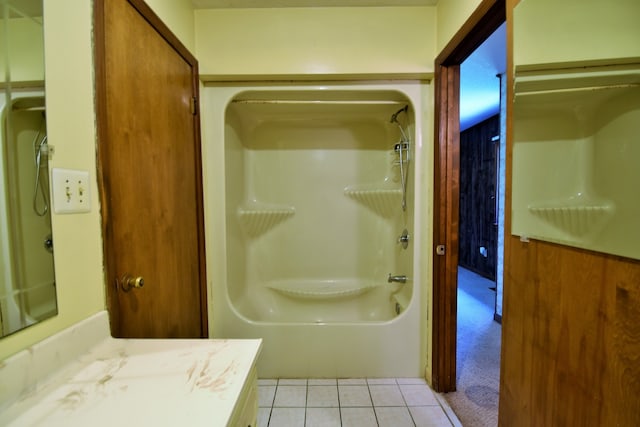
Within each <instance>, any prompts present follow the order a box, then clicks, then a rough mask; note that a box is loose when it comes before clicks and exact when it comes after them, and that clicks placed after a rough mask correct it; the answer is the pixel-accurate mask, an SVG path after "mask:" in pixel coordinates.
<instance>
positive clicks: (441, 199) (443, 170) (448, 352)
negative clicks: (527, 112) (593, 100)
mask: <svg viewBox="0 0 640 427" xmlns="http://www.w3.org/2000/svg"><path fill="white" fill-rule="evenodd" d="M505 20H506V9H505V1H504V0H484V1H482V3H481V4H480V5H479V6H478V8H477V9H476V11H475V12H474V13H473V14H472V15H471V17H470V18H469V19H468V20H467V22H466V23H465V24H464V25H463V27H462V28H461V29H460V31H458V33H457V34H456V35H455V36H454V37H453V39H452V40H451V42H450V43H449V44H448V45H447V46H446V47H445V49H443V51H442V52H441V53H440V55H439V56H438V57H437V58H436V64H435V70H436V78H435V109H436V122H435V123H436V126H435V128H436V135H435V137H436V139H435V140H436V148H435V159H436V163H435V185H434V206H437V208H436V209H435V211H434V241H435V245H436V247H435V248H434V249H435V257H434V285H433V286H434V289H433V298H434V306H433V364H432V366H433V371H432V381H433V386H434V388H435V389H436V390H437V391H439V392H453V391H455V390H456V378H457V366H456V365H457V363H456V354H457V352H456V349H457V323H458V321H457V315H458V298H457V296H458V263H459V241H460V229H459V226H460V184H461V183H460V150H461V147H460V72H461V64H462V63H463V62H464V61H465V60H466V59H467V58H468V57H469V56H470V55H471V54H472V53H473V52H474V51H475V50H476V49H477V48H478V47H479V46H480V45H482V43H483V42H484V41H485V40H487V39H488V38H489V37H490V36H491V35H492V34H493V33H494V32H495V31H496V30H497V29H498V28H499V27H500V26H501V25H502V24H503V23H504V22H505ZM505 52H506V49H505ZM494 78H495V76H494ZM485 248H486V246H485ZM443 249H444V250H443ZM476 250H478V251H479V250H480V248H477V249H476ZM496 276H498V275H496ZM500 276H501V274H500ZM491 321H493V319H491Z"/></svg>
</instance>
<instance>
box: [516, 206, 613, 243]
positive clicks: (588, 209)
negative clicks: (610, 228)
mask: <svg viewBox="0 0 640 427" xmlns="http://www.w3.org/2000/svg"><path fill="white" fill-rule="evenodd" d="M528 209H529V211H530V212H531V213H532V214H534V215H536V216H538V217H539V218H541V219H543V220H544V221H546V222H548V223H550V224H552V225H554V226H556V227H557V228H560V229H562V230H565V231H567V232H568V233H569V234H572V235H573V236H576V237H580V236H583V235H585V234H586V233H588V232H590V231H593V230H596V229H599V228H600V227H601V226H602V225H603V224H604V223H605V222H606V221H608V220H609V219H610V218H611V217H612V216H613V213H614V207H613V205H612V204H608V203H602V204H599V203H592V204H584V205H569V204H563V203H545V204H540V205H530V206H529V207H528Z"/></svg>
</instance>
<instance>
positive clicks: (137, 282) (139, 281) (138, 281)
mask: <svg viewBox="0 0 640 427" xmlns="http://www.w3.org/2000/svg"><path fill="white" fill-rule="evenodd" d="M143 286H144V278H143V277H142V276H138V277H133V276H131V275H130V274H125V275H124V276H122V279H121V280H120V287H121V288H122V290H123V291H125V292H129V291H130V290H131V289H135V288H141V287H143Z"/></svg>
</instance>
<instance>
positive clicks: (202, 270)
mask: <svg viewBox="0 0 640 427" xmlns="http://www.w3.org/2000/svg"><path fill="white" fill-rule="evenodd" d="M109 1H110V0H94V2H93V31H94V70H95V99H96V100H95V103H96V105H95V108H96V122H97V123H96V125H97V136H98V142H97V170H98V188H99V190H100V203H101V217H102V236H103V252H104V263H105V281H106V299H107V309H108V311H109V321H110V327H111V333H112V335H114V336H115V334H117V333H118V331H119V330H120V325H119V319H118V316H117V313H118V308H119V307H118V305H119V303H118V294H117V291H116V289H117V283H116V277H117V272H116V271H115V270H114V266H115V265H116V264H115V256H114V251H113V249H112V248H113V242H112V239H113V233H112V228H111V220H110V212H109V201H108V195H109V194H111V191H110V189H109V188H108V187H109V186H108V181H107V180H106V179H105V175H104V174H105V171H106V170H108V169H109V168H108V157H107V156H106V155H105V152H106V147H107V146H108V144H109V140H108V135H107V103H106V93H107V80H106V79H107V76H106V62H105V60H106V58H105V55H106V49H105V35H106V34H105V13H104V11H105V8H106V7H108V3H109ZM126 1H128V3H129V4H130V5H131V6H132V7H133V8H134V9H136V11H138V13H140V15H141V16H142V17H143V18H144V19H145V20H146V21H147V22H148V23H149V25H151V27H153V28H154V29H155V30H156V31H157V32H158V34H159V35H160V36H161V37H162V38H163V39H164V40H165V41H166V42H167V43H168V44H169V45H170V46H171V47H172V48H173V49H174V50H175V51H176V52H177V53H178V54H179V55H180V56H181V57H182V59H184V61H185V62H186V63H187V64H189V66H190V67H191V70H192V72H191V86H192V93H193V94H194V96H195V98H196V111H195V114H194V115H193V129H194V145H195V147H194V150H195V154H196V156H195V157H196V159H195V162H196V164H195V165H194V166H195V171H196V186H197V188H196V196H197V197H196V198H197V200H196V204H197V206H196V212H197V224H198V258H199V259H198V263H199V278H200V283H199V284H198V286H199V289H200V307H199V308H200V327H201V332H202V338H206V337H208V335H209V321H208V314H207V280H206V262H205V261H206V259H205V239H204V202H203V184H202V173H201V171H202V154H201V141H200V111H199V108H197V105H198V101H197V100H199V88H200V83H199V73H198V61H197V60H196V58H195V56H193V55H192V54H191V52H189V50H188V49H187V48H186V47H185V46H184V45H183V44H182V42H181V41H180V40H179V39H178V38H177V37H176V36H175V35H174V34H173V33H172V32H171V30H170V29H169V27H167V26H166V24H164V22H162V20H161V19H160V18H159V17H158V15H156V13H155V12H154V11H153V10H152V9H151V8H150V7H149V6H148V5H147V4H146V3H145V2H144V1H143V0H126Z"/></svg>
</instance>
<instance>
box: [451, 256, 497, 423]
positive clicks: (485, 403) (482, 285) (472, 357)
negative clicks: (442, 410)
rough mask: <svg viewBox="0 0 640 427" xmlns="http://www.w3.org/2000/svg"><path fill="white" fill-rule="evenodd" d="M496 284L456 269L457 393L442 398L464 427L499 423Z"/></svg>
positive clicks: (466, 271) (464, 270) (462, 269)
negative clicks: (494, 290) (495, 315)
mask: <svg viewBox="0 0 640 427" xmlns="http://www.w3.org/2000/svg"><path fill="white" fill-rule="evenodd" d="M492 286H495V283H494V282H492V281H490V280H487V279H485V278H483V277H482V276H479V275H477V274H475V273H473V272H470V271H468V270H466V269H464V268H459V269H458V340H457V342H458V349H457V379H456V384H457V391H456V392H454V393H447V394H446V395H445V398H446V400H447V402H449V405H450V406H451V408H452V409H453V411H454V412H455V413H456V415H457V416H458V418H459V419H460V422H461V423H462V425H463V426H464V427H484V426H490V427H495V426H497V424H498V390H499V384H500V333H501V327H500V324H498V323H497V322H495V321H494V320H493V313H494V301H495V292H493V291H492V290H490V289H489V287H492Z"/></svg>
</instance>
